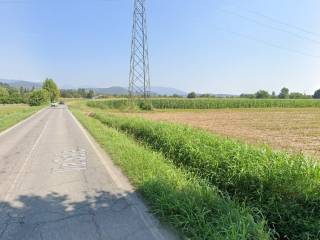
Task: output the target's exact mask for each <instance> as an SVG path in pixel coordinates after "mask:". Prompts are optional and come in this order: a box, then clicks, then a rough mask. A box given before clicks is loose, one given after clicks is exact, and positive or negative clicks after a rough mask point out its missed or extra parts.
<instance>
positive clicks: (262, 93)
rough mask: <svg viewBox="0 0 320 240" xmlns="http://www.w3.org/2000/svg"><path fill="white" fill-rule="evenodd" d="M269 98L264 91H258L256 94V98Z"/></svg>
mask: <svg viewBox="0 0 320 240" xmlns="http://www.w3.org/2000/svg"><path fill="white" fill-rule="evenodd" d="M269 97H270V94H269V93H268V91H265V90H260V91H258V92H256V98H260V99H262V98H269Z"/></svg>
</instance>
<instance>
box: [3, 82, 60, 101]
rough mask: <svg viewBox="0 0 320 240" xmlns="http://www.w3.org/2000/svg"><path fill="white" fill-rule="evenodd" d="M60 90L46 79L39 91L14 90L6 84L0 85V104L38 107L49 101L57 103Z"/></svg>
mask: <svg viewBox="0 0 320 240" xmlns="http://www.w3.org/2000/svg"><path fill="white" fill-rule="evenodd" d="M59 97H60V90H59V88H58V86H57V84H56V83H55V82H54V81H53V80H52V79H48V78H47V79H46V80H45V81H44V82H43V86H42V88H41V89H34V88H33V89H27V88H20V89H16V88H13V87H10V86H9V85H8V84H4V83H0V104H22V103H24V104H29V105H30V106H40V105H44V104H48V103H49V102H50V101H51V102H54V101H57V100H58V98H59Z"/></svg>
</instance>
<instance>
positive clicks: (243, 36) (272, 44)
mask: <svg viewBox="0 0 320 240" xmlns="http://www.w3.org/2000/svg"><path fill="white" fill-rule="evenodd" d="M214 27H215V28H216V29H219V30H222V31H224V32H228V33H231V34H233V35H237V36H240V37H242V38H246V39H248V40H251V41H255V42H258V43H262V44H264V45H266V46H269V47H272V48H277V49H281V50H283V51H286V52H291V53H295V54H299V55H302V56H306V57H311V58H316V59H320V55H315V54H311V53H307V52H304V51H300V50H296V49H292V48H288V47H284V46H282V45H279V44H276V43H272V42H269V41H266V40H263V39H260V38H256V37H254V36H251V35H247V34H243V33H240V32H237V31H234V30H230V29H226V28H223V27H219V26H214Z"/></svg>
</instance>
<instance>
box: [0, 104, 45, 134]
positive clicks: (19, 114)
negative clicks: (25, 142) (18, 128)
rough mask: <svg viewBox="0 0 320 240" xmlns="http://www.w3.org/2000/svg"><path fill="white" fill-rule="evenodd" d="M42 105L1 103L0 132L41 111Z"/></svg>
mask: <svg viewBox="0 0 320 240" xmlns="http://www.w3.org/2000/svg"><path fill="white" fill-rule="evenodd" d="M40 109H41V107H29V106H27V105H15V104H12V105H0V132H1V131H3V130H5V129H7V128H9V127H11V126H13V125H14V124H16V123H18V122H20V121H22V120H23V119H25V118H27V117H29V116H31V115H32V114H34V113H35V112H37V111H39V110H40Z"/></svg>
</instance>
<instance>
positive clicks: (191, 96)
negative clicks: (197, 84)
mask: <svg viewBox="0 0 320 240" xmlns="http://www.w3.org/2000/svg"><path fill="white" fill-rule="evenodd" d="M196 97H197V94H196V93H195V92H191V93H188V95H187V98H196Z"/></svg>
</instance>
